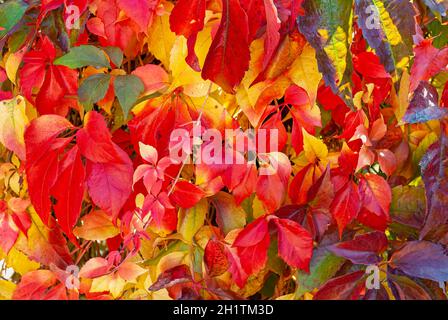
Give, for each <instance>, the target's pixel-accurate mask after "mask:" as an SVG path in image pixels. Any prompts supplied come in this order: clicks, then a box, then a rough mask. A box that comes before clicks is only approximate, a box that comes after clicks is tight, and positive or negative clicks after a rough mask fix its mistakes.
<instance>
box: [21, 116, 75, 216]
mask: <svg viewBox="0 0 448 320" xmlns="http://www.w3.org/2000/svg"><path fill="white" fill-rule="evenodd" d="M70 128H72V125H71V123H70V122H68V121H67V120H66V119H64V118H62V117H60V116H56V115H47V116H41V117H39V118H37V119H35V120H33V121H32V122H31V123H30V125H29V126H28V128H27V129H26V131H25V145H26V153H27V162H26V164H25V169H26V176H27V181H28V188H29V193H30V198H31V202H32V203H33V205H34V208H35V209H36V212H37V213H38V214H39V216H40V218H41V219H42V221H43V222H44V223H45V224H48V218H49V215H50V208H51V202H50V189H51V188H52V187H53V185H54V184H55V183H56V180H57V174H58V156H59V154H60V153H61V152H62V151H63V149H64V147H65V146H66V145H67V144H68V143H69V142H70V141H71V138H58V135H59V134H61V133H62V132H63V131H64V130H67V129H70Z"/></svg>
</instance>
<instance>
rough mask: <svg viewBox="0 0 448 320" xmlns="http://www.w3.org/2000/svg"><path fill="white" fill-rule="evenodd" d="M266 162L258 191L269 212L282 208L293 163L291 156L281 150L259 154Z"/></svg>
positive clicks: (258, 183) (259, 178) (258, 195)
mask: <svg viewBox="0 0 448 320" xmlns="http://www.w3.org/2000/svg"><path fill="white" fill-rule="evenodd" d="M258 157H259V158H260V159H263V160H264V162H265V164H264V166H263V168H262V169H260V170H263V171H259V174H260V175H259V177H258V181H257V187H256V193H257V197H258V198H259V199H260V200H261V201H262V202H263V204H264V206H265V208H266V210H267V211H268V212H274V211H275V210H277V209H278V208H280V206H281V204H282V202H283V199H284V197H285V194H286V192H287V187H288V181H289V176H290V175H291V163H290V162H289V158H288V157H287V156H286V155H285V154H284V153H281V152H271V153H269V154H259V155H258Z"/></svg>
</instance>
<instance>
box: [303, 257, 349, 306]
mask: <svg viewBox="0 0 448 320" xmlns="http://www.w3.org/2000/svg"><path fill="white" fill-rule="evenodd" d="M344 262H345V259H344V258H341V257H338V256H335V255H334V254H332V253H331V252H330V251H328V250H327V249H325V248H318V249H317V250H315V251H314V253H313V258H312V259H311V263H310V272H309V273H306V272H304V271H301V270H299V271H297V274H296V277H297V290H296V292H295V297H296V298H297V299H298V298H300V297H301V296H303V295H304V294H305V293H306V292H310V291H313V290H314V289H315V288H318V287H320V286H321V285H322V284H324V283H325V282H327V280H329V279H331V278H333V277H334V275H335V274H336V272H338V270H339V269H340V268H341V266H342V264H344Z"/></svg>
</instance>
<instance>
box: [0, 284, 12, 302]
mask: <svg viewBox="0 0 448 320" xmlns="http://www.w3.org/2000/svg"><path fill="white" fill-rule="evenodd" d="M15 289H16V284H15V283H12V282H10V281H6V280H3V279H0V300H11V298H12V294H13V292H14V290H15Z"/></svg>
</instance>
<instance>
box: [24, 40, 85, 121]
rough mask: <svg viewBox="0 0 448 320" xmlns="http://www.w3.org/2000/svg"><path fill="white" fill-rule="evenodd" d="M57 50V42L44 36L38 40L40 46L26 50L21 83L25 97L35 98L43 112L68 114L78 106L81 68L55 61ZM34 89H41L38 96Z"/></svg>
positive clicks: (37, 105)
mask: <svg viewBox="0 0 448 320" xmlns="http://www.w3.org/2000/svg"><path fill="white" fill-rule="evenodd" d="M55 56H56V50H55V48H54V46H53V43H51V41H50V40H49V39H48V38H47V37H43V38H42V40H40V41H39V42H38V44H37V50H33V51H30V52H28V53H26V54H25V55H24V57H23V62H24V67H23V68H22V69H21V70H20V86H21V89H22V92H23V94H24V95H25V97H26V98H27V99H28V100H30V101H35V103H36V108H37V110H38V111H39V113H41V114H51V113H54V114H59V115H61V116H65V115H66V114H67V111H68V108H69V107H73V108H76V107H77V104H76V99H73V98H67V97H66V96H76V94H77V90H78V72H77V71H75V70H71V69H69V68H67V67H65V66H55V65H53V60H54V59H55ZM33 89H38V94H37V96H36V99H35V100H34V99H33V97H32V91H33Z"/></svg>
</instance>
